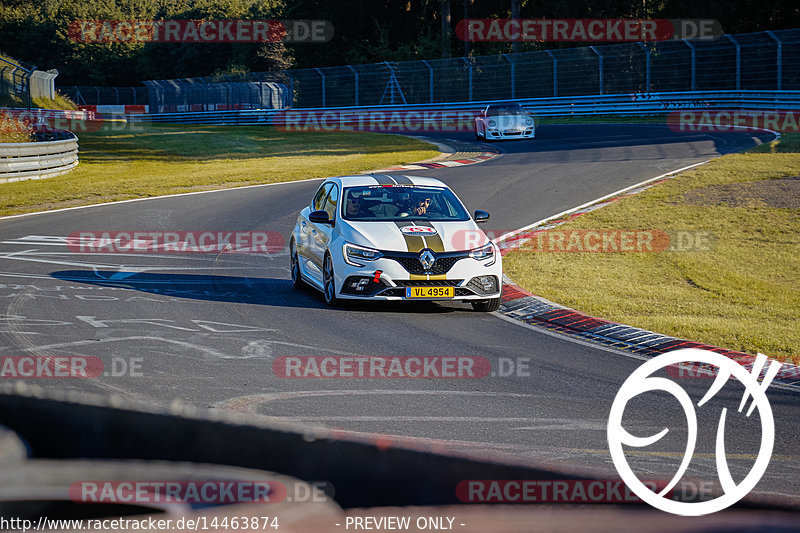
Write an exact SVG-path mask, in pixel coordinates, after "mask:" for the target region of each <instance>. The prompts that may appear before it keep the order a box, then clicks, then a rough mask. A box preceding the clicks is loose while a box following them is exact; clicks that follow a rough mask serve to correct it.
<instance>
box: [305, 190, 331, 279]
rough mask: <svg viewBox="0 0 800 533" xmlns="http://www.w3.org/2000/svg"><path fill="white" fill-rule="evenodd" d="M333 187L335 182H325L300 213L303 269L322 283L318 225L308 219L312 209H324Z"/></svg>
mask: <svg viewBox="0 0 800 533" xmlns="http://www.w3.org/2000/svg"><path fill="white" fill-rule="evenodd" d="M331 187H333V183H331V182H329V183H323V184H322V186H321V187H320V188H319V189H318V190H317V193H316V194H315V195H314V198H313V199H312V200H311V204H310V205H309V206H308V207H306V208H305V209H303V211H302V212H301V213H300V224H299V225H300V228H299V231H298V236H297V254H298V256H299V260H300V262H301V263H302V265H303V271H304V273H305V274H307V275H308V276H309V277H310V278H312V279H314V280H316V281H318V282H319V283H322V260H321V259H319V254H318V252H317V228H316V226H317V225H316V224H314V223H313V222H311V221H310V220H309V219H308V215H309V214H310V213H311V211H320V210H322V208H323V206H324V205H325V201H326V199H327V197H328V193H329V192H330V190H331Z"/></svg>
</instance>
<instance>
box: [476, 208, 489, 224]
mask: <svg viewBox="0 0 800 533" xmlns="http://www.w3.org/2000/svg"><path fill="white" fill-rule="evenodd" d="M474 218H475V222H476V223H477V224H480V223H481V222H486V221H487V220H489V213H487V212H486V211H482V210H480V209H477V210H476V211H475V217H474Z"/></svg>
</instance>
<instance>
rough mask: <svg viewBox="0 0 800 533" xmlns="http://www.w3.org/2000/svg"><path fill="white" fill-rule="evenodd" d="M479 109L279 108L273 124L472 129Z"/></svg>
mask: <svg viewBox="0 0 800 533" xmlns="http://www.w3.org/2000/svg"><path fill="white" fill-rule="evenodd" d="M478 113H479V112H478V111H466V110H464V111H452V110H451V111H447V110H437V109H426V110H424V111H349V110H331V111H279V112H278V113H276V114H274V115H272V119H271V123H272V125H273V126H274V127H275V128H276V129H278V130H280V131H300V132H331V131H368V132H378V133H424V132H474V131H475V117H476V116H478Z"/></svg>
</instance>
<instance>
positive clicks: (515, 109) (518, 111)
mask: <svg viewBox="0 0 800 533" xmlns="http://www.w3.org/2000/svg"><path fill="white" fill-rule="evenodd" d="M524 114H525V110H524V109H522V106H520V105H513V104H512V105H492V106H489V108H488V109H487V110H486V116H488V117H504V116H509V115H524Z"/></svg>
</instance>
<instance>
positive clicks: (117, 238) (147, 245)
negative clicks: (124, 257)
mask: <svg viewBox="0 0 800 533" xmlns="http://www.w3.org/2000/svg"><path fill="white" fill-rule="evenodd" d="M284 245H285V241H284V238H283V234H281V233H280V232H277V231H208V230H206V231H75V232H72V233H70V234H69V236H68V237H67V247H68V248H69V250H70V251H71V252H74V253H122V254H131V253H134V254H135V253H174V254H190V253H239V254H242V253H244V254H247V253H249V254H264V253H269V254H274V253H280V252H282V251H283V250H284Z"/></svg>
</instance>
